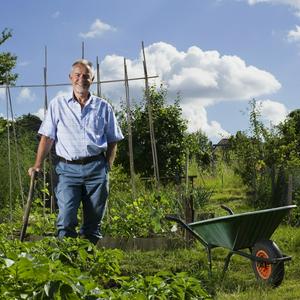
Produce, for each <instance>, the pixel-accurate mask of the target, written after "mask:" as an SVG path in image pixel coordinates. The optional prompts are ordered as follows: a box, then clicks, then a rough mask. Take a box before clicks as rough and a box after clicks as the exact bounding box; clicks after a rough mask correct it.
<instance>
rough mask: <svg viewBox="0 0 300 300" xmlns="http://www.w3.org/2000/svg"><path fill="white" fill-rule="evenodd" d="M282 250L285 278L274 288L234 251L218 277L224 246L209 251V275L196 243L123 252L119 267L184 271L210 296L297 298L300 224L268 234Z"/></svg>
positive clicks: (133, 270) (136, 271) (127, 270)
mask: <svg viewBox="0 0 300 300" xmlns="http://www.w3.org/2000/svg"><path fill="white" fill-rule="evenodd" d="M272 240H274V241H276V243H277V244H278V246H279V247H280V249H281V250H282V251H283V253H285V254H287V255H291V256H292V257H293V259H292V261H290V262H286V263H285V271H286V273H285V278H284V280H283V282H282V284H281V285H280V286H279V287H278V288H275V289H273V288H270V287H268V286H264V285H262V284H260V283H259V282H258V281H257V280H256V278H255V275H254V272H253V270H252V266H251V261H250V260H248V259H245V258H243V257H241V256H238V255H234V256H233V257H232V259H231V262H230V265H229V269H228V271H227V273H226V276H225V278H224V279H223V281H222V279H221V276H220V274H221V272H222V269H223V266H224V261H225V257H226V255H227V253H228V252H227V250H226V249H223V248H216V249H213V251H212V256H213V275H212V278H210V277H209V275H208V263H207V257H206V252H205V250H204V248H203V246H202V245H200V244H198V243H196V244H195V245H193V246H192V247H191V248H182V249H174V250H170V251H149V252H142V251H130V252H126V253H125V255H124V260H123V262H122V265H121V269H122V271H123V272H124V274H142V275H151V274H155V273H156V272H159V271H171V272H174V273H176V272H187V273H188V274H189V275H191V276H194V277H196V278H198V279H199V280H200V281H201V284H202V286H203V288H204V289H206V290H207V291H208V292H209V293H210V294H211V295H212V296H213V298H214V299H218V300H219V299H251V300H253V299H278V300H279V299H280V300H281V299H300V289H299V280H300V271H299V265H300V258H299V257H298V255H299V246H300V228H291V227H289V226H285V225H282V226H280V227H279V228H278V229H277V231H276V232H275V234H274V235H273V237H272Z"/></svg>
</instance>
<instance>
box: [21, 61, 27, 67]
mask: <svg viewBox="0 0 300 300" xmlns="http://www.w3.org/2000/svg"><path fill="white" fill-rule="evenodd" d="M29 64H30V62H29V61H21V62H19V63H18V66H20V67H26V66H28V65H29Z"/></svg>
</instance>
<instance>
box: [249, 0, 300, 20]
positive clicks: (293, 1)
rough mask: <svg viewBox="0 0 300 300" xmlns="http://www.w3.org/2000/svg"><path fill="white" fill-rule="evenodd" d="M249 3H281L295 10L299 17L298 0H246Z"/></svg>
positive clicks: (299, 6) (299, 7)
mask: <svg viewBox="0 0 300 300" xmlns="http://www.w3.org/2000/svg"><path fill="white" fill-rule="evenodd" d="M247 1H248V3H249V4H250V5H255V4H258V3H270V4H282V5H288V6H290V7H291V8H293V9H294V10H295V14H296V15H297V16H299V17H300V1H299V0H247Z"/></svg>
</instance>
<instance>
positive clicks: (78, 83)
mask: <svg viewBox="0 0 300 300" xmlns="http://www.w3.org/2000/svg"><path fill="white" fill-rule="evenodd" d="M70 80H71V82H72V86H73V90H74V92H76V93H78V94H84V93H87V92H88V91H89V89H90V86H91V84H92V82H93V75H92V72H91V70H90V69H88V68H87V67H86V66H84V65H76V66H74V67H73V69H72V72H71V74H70Z"/></svg>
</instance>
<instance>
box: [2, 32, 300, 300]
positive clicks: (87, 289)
mask: <svg viewBox="0 0 300 300" xmlns="http://www.w3.org/2000/svg"><path fill="white" fill-rule="evenodd" d="M10 37H11V31H10V30H7V29H5V30H4V31H3V32H2V38H0V45H1V44H2V43H4V42H5V41H6V40H7V39H9V38H10ZM15 63H16V57H15V56H14V55H12V54H10V53H0V84H3V83H6V82H8V83H12V84H13V83H14V81H15V80H16V78H17V75H16V74H14V73H13V68H14V66H15ZM166 95H167V90H166V89H165V88H163V87H160V88H159V89H157V88H155V87H151V88H150V98H151V104H152V106H153V107H152V113H153V123H154V130H155V137H156V143H157V152H158V157H159V159H158V161H159V170H160V175H161V177H162V178H164V179H165V180H163V181H162V182H161V184H160V186H157V185H156V184H155V183H154V182H153V181H152V179H151V178H149V177H151V176H152V175H153V169H152V156H151V151H150V149H151V146H150V138H149V122H148V113H147V105H149V103H146V102H145V101H143V102H141V103H140V104H136V105H135V106H134V107H133V108H132V112H131V115H132V130H133V132H132V133H133V144H134V145H133V146H134V162H135V171H136V177H135V178H134V179H135V180H134V181H135V186H136V191H135V193H133V190H132V186H131V184H130V178H129V160H128V150H127V147H128V141H127V139H128V136H127V118H126V109H125V108H123V109H122V110H121V112H119V113H118V115H119V117H120V123H121V125H122V128H123V132H124V133H125V140H124V141H123V142H122V143H120V146H119V156H118V161H117V164H116V165H115V166H114V168H113V170H112V171H111V173H110V177H111V178H110V184H111V195H110V200H109V205H108V209H107V214H106V216H105V219H104V222H103V224H102V229H103V231H104V233H105V234H106V235H107V236H112V237H116V238H121V237H122V238H136V237H148V238H149V237H158V236H159V237H164V238H169V237H174V236H176V237H177V238H178V237H179V238H180V239H181V240H183V232H182V231H180V230H178V229H176V226H173V224H172V223H170V222H167V221H166V220H165V218H164V216H165V215H166V214H170V213H172V214H174V213H175V214H178V215H180V216H181V217H182V218H185V217H186V211H187V203H188V204H189V205H190V204H191V203H192V204H193V208H194V215H195V218H196V219H200V218H208V217H214V216H215V217H217V216H222V215H224V214H227V213H226V212H225V211H224V210H222V209H221V208H220V204H226V205H228V206H230V207H231V208H232V209H233V211H234V212H244V211H251V210H254V209H257V208H266V207H275V206H281V205H287V204H292V203H295V204H298V206H299V202H300V185H299V182H300V181H299V178H300V172H299V170H300V168H299V166H300V159H299V154H300V153H299V149H300V148H299V147H300V131H299V128H300V112H299V111H298V110H296V111H294V112H292V113H290V114H289V116H288V117H287V119H286V120H285V121H284V122H283V123H282V124H280V125H278V126H274V127H272V128H271V129H270V128H266V127H265V126H264V125H263V123H262V122H261V120H260V113H259V107H257V104H256V102H255V100H253V101H251V102H250V128H249V131H248V132H237V133H236V134H235V135H234V136H232V137H231V138H230V139H229V140H227V139H225V140H224V141H223V142H224V143H223V144H222V145H219V146H220V147H218V145H217V146H216V145H215V146H213V145H212V143H211V142H210V141H209V139H208V138H207V137H206V136H205V134H204V133H203V132H201V131H198V132H196V133H192V134H191V133H188V132H187V126H186V125H187V122H186V120H184V119H183V117H182V112H181V108H180V99H179V98H178V99H176V100H175V101H174V104H168V102H167V100H166ZM39 125H40V120H39V119H38V118H37V117H34V116H32V115H27V116H21V117H19V118H18V119H17V120H7V119H4V118H0V152H1V157H0V178H1V180H0V191H1V193H0V223H2V224H0V268H1V272H0V282H1V285H0V299H122V300H123V299H137V300H140V299H141V300H143V299H210V298H211V296H209V295H212V297H214V298H216V299H299V298H300V294H299V289H298V288H297V286H298V281H299V271H298V265H299V259H298V257H297V255H298V252H299V245H300V232H299V228H297V226H299V215H300V212H299V209H295V210H294V211H293V212H292V214H291V215H290V216H289V217H288V218H286V219H285V220H284V222H283V223H284V225H283V226H282V227H280V228H279V229H278V231H277V232H276V233H275V235H274V239H275V240H276V241H277V242H278V244H279V247H280V248H281V249H282V250H283V251H284V252H286V253H287V254H289V255H292V256H293V257H294V259H293V261H292V262H290V263H288V264H287V272H286V279H285V281H284V283H283V285H282V287H280V288H278V289H277V290H276V291H273V290H270V289H269V288H268V287H265V286H261V285H259V284H257V283H256V282H255V279H254V275H253V274H252V270H251V267H250V264H249V261H248V260H245V259H244V258H242V257H234V259H233V260H234V262H233V263H232V264H231V266H230V270H229V272H228V277H226V278H225V279H224V281H222V280H221V278H220V273H221V272H220V270H221V269H222V267H223V264H224V259H225V257H226V251H225V250H224V249H215V250H214V251H213V260H214V267H213V276H212V278H210V277H209V276H208V273H207V258H206V253H205V251H204V249H203V247H202V246H201V245H198V244H194V245H193V246H192V248H185V247H184V246H183V247H182V248H180V249H172V250H164V251H159V250H157V251H154V252H140V251H134V252H123V251H121V250H109V249H97V248H96V247H95V246H93V245H91V244H89V243H88V242H87V241H85V240H80V239H65V240H57V239H56V238H54V237H51V238H49V237H45V236H48V235H51V236H55V218H56V215H55V212H54V213H52V214H50V213H49V209H48V208H47V207H45V206H46V205H45V203H44V202H43V200H42V193H45V197H46V198H47V199H46V200H49V197H50V194H49V190H51V187H50V185H49V180H48V177H49V176H48V174H49V171H47V172H46V174H45V175H46V178H47V184H46V186H43V185H42V182H41V179H38V181H37V185H36V188H35V191H36V192H35V200H34V203H33V210H32V214H31V216H30V223H29V228H28V231H27V232H28V235H29V236H30V237H31V238H33V237H34V236H36V235H38V236H39V237H44V238H43V240H41V241H36V242H29V241H27V242H25V243H20V242H19V241H18V233H19V230H20V228H21V221H22V213H23V207H22V204H23V201H24V199H22V197H21V195H22V190H23V192H24V195H26V194H27V192H28V191H27V189H28V181H29V178H28V176H27V169H28V167H29V166H31V164H32V162H33V161H34V156H35V152H36V148H37V144H38V137H37V134H36V133H37V130H38V128H39ZM8 137H10V138H11V139H9V138H8ZM14 137H16V138H17V140H14ZM8 143H9V145H10V147H8ZM8 149H9V150H8ZM186 169H188V174H185V170H186ZM46 170H48V166H47V164H46ZM189 175H196V176H197V177H196V178H194V179H193V184H192V183H191V179H188V176H189ZM145 176H146V177H147V178H146V179H145V178H144V177H145ZM187 180H190V181H189V184H188V185H187ZM79 218H80V214H79ZM245 270H247V272H245ZM266 294H268V295H270V298H269V296H266Z"/></svg>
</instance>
